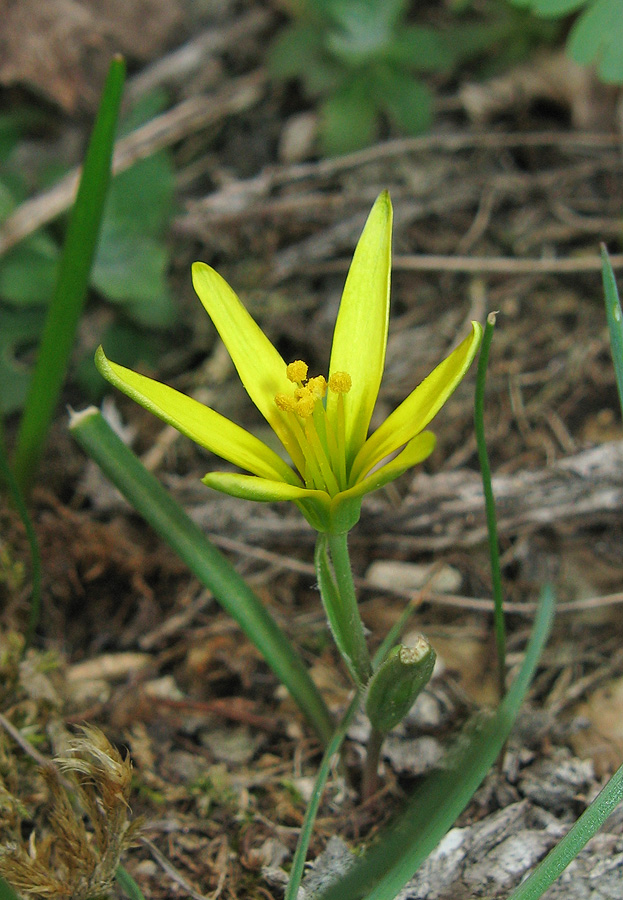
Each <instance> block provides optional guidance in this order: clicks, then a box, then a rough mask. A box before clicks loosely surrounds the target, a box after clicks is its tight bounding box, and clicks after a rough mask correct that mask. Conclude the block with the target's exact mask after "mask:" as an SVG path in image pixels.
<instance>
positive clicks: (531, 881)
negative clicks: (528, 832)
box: [509, 766, 623, 900]
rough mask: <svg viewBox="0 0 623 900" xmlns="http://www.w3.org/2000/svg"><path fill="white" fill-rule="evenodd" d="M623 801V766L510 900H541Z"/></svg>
mask: <svg viewBox="0 0 623 900" xmlns="http://www.w3.org/2000/svg"><path fill="white" fill-rule="evenodd" d="M621 800H623V766H621V767H620V768H618V769H617V771H616V772H615V773H614V775H613V776H612V778H611V779H610V780H609V781H608V783H607V784H606V786H605V787H604V788H603V790H601V791H600V793H599V794H598V795H597V796H596V797H595V799H594V800H593V802H592V803H591V805H590V806H589V807H588V808H587V809H585V810H584V812H583V813H582V815H581V816H580V818H579V819H578V820H577V822H575V823H574V825H573V826H572V828H571V829H570V830H569V831H568V832H567V834H566V835H565V836H564V838H563V839H562V840H561V841H560V842H559V843H558V844H556V846H555V847H554V848H553V849H552V850H550V852H549V853H548V854H547V856H546V857H545V859H543V860H541V862H540V863H539V864H538V866H537V867H536V869H535V870H534V871H533V872H532V873H531V874H530V875H529V876H528V877H527V878H526V880H525V881H523V882H522V883H521V884H520V885H519V887H518V888H517V889H516V890H514V891H513V893H512V894H511V895H510V897H509V900H539V898H540V897H542V896H543V894H544V893H545V891H546V890H547V889H548V888H549V887H550V886H551V885H552V884H553V883H554V882H555V881H556V879H557V878H558V876H559V875H560V874H561V872H563V871H564V870H565V869H566V868H567V866H568V865H569V863H570V862H572V861H573V860H574V859H575V857H576V856H577V855H578V853H579V852H580V850H582V848H583V847H585V846H586V844H587V842H588V841H589V840H590V839H591V838H592V837H593V835H594V834H596V833H597V831H598V830H599V829H600V828H601V826H602V825H603V823H604V822H605V821H606V819H607V818H608V816H610V815H611V813H612V812H614V810H615V808H616V807H617V806H618V805H619V803H620V802H621Z"/></svg>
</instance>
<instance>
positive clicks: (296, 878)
mask: <svg viewBox="0 0 623 900" xmlns="http://www.w3.org/2000/svg"><path fill="white" fill-rule="evenodd" d="M360 700H361V691H356V693H355V696H354V697H353V699H352V700H351V703H350V705H349V707H348V709H347V710H346V712H345V713H344V717H343V718H342V721H341V722H340V724H339V725H338V727H337V728H336V730H335V733H334V735H333V737H332V738H331V740H330V741H329V743H328V744H327V748H326V750H325V752H324V755H323V757H322V762H321V763H320V767H319V769H318V774H317V775H316V781H315V782H314V789H313V791H312V795H311V797H310V799H309V803H308V805H307V809H306V810H305V818H304V819H303V825H302V826H301V832H300V834H299V839H298V843H297V845H296V852H295V853H294V859H293V860H292V868H291V870H290V879H289V881H288V886H287V888H286V893H285V897H284V900H295V898H296V897H298V891H299V886H300V884H301V879H302V877H303V869H304V867H305V859H306V857H307V850H308V847H309V841H310V839H311V835H312V830H313V827H314V822H315V820H316V815H317V814H318V807H319V805H320V800H321V799H322V794H323V791H324V787H325V784H326V783H327V778H328V776H329V771H330V770H331V765H332V763H333V760H334V758H335V755H336V754H337V753H338V752H339V750H340V747H341V746H342V742H343V741H344V738H345V737H346V732H347V731H348V728H349V726H350V723H351V722H352V720H353V717H354V715H355V713H356V712H357V710H358V709H359V701H360Z"/></svg>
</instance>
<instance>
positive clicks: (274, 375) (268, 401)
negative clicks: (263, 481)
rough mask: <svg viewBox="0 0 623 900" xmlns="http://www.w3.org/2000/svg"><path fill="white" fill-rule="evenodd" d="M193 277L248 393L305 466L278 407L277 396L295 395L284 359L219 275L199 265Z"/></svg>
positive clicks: (195, 286) (196, 289)
mask: <svg viewBox="0 0 623 900" xmlns="http://www.w3.org/2000/svg"><path fill="white" fill-rule="evenodd" d="M192 273H193V285H194V288H195V291H196V292H197V295H198V297H199V299H200V300H201V302H202V304H203V306H204V308H205V310H206V312H207V313H208V315H209V316H210V318H211V319H212V321H213V322H214V326H215V328H216V330H217V331H218V333H219V334H220V336H221V339H222V341H223V343H224V344H225V346H226V347H227V350H228V352H229V355H230V356H231V358H232V361H233V363H234V365H235V367H236V369H237V371H238V374H239V376H240V380H241V381H242V383H243V385H244V386H245V388H246V390H247V393H248V394H249V396H250V397H251V399H252V400H253V402H254V403H255V405H256V406H257V408H258V409H259V411H260V412H261V413H262V415H263V416H264V418H265V419H266V421H267V422H268V424H269V425H270V426H271V428H272V429H273V431H275V433H276V434H277V436H278V437H279V439H280V441H281V442H282V444H283V445H284V447H285V448H286V450H287V451H288V453H289V454H290V456H291V457H292V459H293V461H294V463H295V464H296V466H297V467H299V466H304V461H303V459H302V457H301V453H300V450H299V449H298V444H297V442H296V440H295V437H294V434H293V432H292V430H291V427H290V423H289V421H288V417H287V415H286V414H285V413H284V412H283V411H282V410H280V409H279V408H278V407H277V405H276V404H275V397H276V396H277V394H290V393H292V385H291V383H290V382H289V381H288V379H287V377H286V363H285V361H284V359H283V357H282V356H281V354H280V353H279V352H278V351H277V350H276V349H275V348H274V347H273V345H272V344H271V342H270V341H269V340H268V338H267V337H266V335H265V334H264V332H263V331H262V329H261V328H260V327H259V325H258V324H257V322H255V320H254V319H253V317H252V316H251V315H250V314H249V313H248V312H247V310H246V309H245V307H244V306H243V305H242V303H241V302H240V300H239V298H238V297H237V296H236V294H235V293H234V291H232V289H231V288H230V286H229V285H228V284H227V282H226V281H225V280H224V279H223V278H221V276H220V275H219V274H218V272H215V271H214V269H212V268H211V267H210V266H207V265H206V264H205V263H201V262H196V263H194V264H193V267H192Z"/></svg>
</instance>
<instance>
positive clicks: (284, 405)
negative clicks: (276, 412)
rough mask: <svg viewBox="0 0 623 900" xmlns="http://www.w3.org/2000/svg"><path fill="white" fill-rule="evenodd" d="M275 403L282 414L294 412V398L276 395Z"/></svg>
mask: <svg viewBox="0 0 623 900" xmlns="http://www.w3.org/2000/svg"><path fill="white" fill-rule="evenodd" d="M275 403H276V404H277V407H278V408H279V409H280V410H281V411H282V412H294V411H295V410H296V403H295V402H294V397H289V396H288V395H287V394H277V396H276V397H275Z"/></svg>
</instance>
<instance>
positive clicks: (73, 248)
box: [13, 57, 125, 495]
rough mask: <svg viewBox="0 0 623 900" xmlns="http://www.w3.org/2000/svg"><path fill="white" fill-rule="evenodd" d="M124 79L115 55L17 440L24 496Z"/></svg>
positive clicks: (77, 307)
mask: <svg viewBox="0 0 623 900" xmlns="http://www.w3.org/2000/svg"><path fill="white" fill-rule="evenodd" d="M124 81H125V63H124V61H123V59H122V58H121V57H115V59H113V61H112V63H111V65H110V69H109V72H108V77H107V79H106V84H105V86H104V91H103V94H102V100H101V103H100V108H99V111H98V114H97V118H96V120H95V125H94V127H93V132H92V134H91V140H90V142H89V147H88V150H87V155H86V158H85V161H84V167H83V171H82V178H81V180H80V185H79V187H78V194H77V197H76V202H75V204H74V207H73V210H72V212H71V216H70V219H69V225H68V227H67V235H66V237H65V243H64V246H63V252H62V255H61V261H60V268H59V273H58V278H57V281H56V287H55V291H54V295H53V297H52V300H51V303H50V307H49V309H48V314H47V317H46V322H45V326H44V329H43V334H42V337H41V344H40V346H39V352H38V355H37V362H36V365H35V369H34V372H33V375H32V380H31V383H30V388H29V392H28V397H27V400H26V407H25V409H24V415H23V417H22V421H21V422H20V428H19V432H18V436H17V443H16V448H15V455H14V458H13V471H14V473H15V477H16V479H17V483H18V484H19V486H20V489H21V491H22V493H23V494H25V495H27V494H28V491H29V489H30V485H31V483H32V480H33V478H34V475H35V472H36V469H37V466H38V464H39V460H40V458H41V454H42V452H43V447H44V443H45V439H46V436H47V433H48V429H49V427H50V422H51V421H52V416H53V415H54V410H55V407H56V404H57V402H58V398H59V395H60V392H61V388H62V385H63V380H64V377H65V372H66V370H67V364H68V361H69V357H70V354H71V350H72V347H73V345H74V339H75V335H76V330H77V327H78V323H79V321H80V317H81V315H82V309H83V306H84V300H85V297H86V292H87V287H88V284H89V277H90V272H91V265H92V262H93V257H94V254H95V249H96V246H97V239H98V235H99V230H100V223H101V220H102V214H103V211H104V203H105V200H106V193H107V191H108V183H109V181H110V164H111V159H112V151H113V146H114V142H115V133H116V130H117V119H118V115H119V107H120V105H121V96H122V92H123V84H124Z"/></svg>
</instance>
